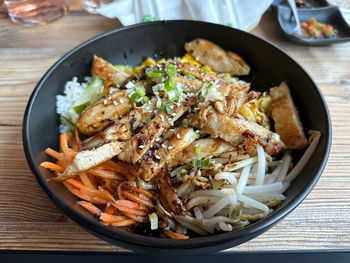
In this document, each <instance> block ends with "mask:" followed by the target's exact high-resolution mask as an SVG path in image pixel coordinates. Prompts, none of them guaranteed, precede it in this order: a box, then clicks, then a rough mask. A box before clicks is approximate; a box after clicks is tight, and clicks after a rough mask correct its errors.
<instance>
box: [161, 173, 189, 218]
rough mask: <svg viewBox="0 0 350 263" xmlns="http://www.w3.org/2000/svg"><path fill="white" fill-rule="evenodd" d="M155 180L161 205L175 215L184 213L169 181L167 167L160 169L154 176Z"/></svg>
mask: <svg viewBox="0 0 350 263" xmlns="http://www.w3.org/2000/svg"><path fill="white" fill-rule="evenodd" d="M155 181H156V184H157V186H158V189H159V199H160V202H161V204H162V206H163V207H164V208H165V209H166V210H167V211H171V212H172V213H173V214H175V215H179V214H184V213H185V212H186V209H185V207H184V205H183V203H182V201H181V200H180V198H179V197H178V196H177V190H176V189H175V187H173V186H172V184H171V182H170V172H169V169H168V168H164V169H162V171H161V172H160V173H159V174H158V176H157V177H155Z"/></svg>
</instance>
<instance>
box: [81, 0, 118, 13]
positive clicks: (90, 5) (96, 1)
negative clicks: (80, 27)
mask: <svg viewBox="0 0 350 263" xmlns="http://www.w3.org/2000/svg"><path fill="white" fill-rule="evenodd" d="M113 1H114V0H83V4H84V8H85V10H86V11H88V12H89V13H92V14H97V12H96V11H95V9H96V8H98V7H101V6H103V5H105V4H108V3H111V2H113Z"/></svg>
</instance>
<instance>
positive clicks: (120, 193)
mask: <svg viewBox="0 0 350 263" xmlns="http://www.w3.org/2000/svg"><path fill="white" fill-rule="evenodd" d="M127 183H128V182H126V181H125V182H121V183H120V184H119V185H118V187H117V197H118V199H119V200H123V199H125V197H124V196H123V193H122V187H123V185H124V184H127Z"/></svg>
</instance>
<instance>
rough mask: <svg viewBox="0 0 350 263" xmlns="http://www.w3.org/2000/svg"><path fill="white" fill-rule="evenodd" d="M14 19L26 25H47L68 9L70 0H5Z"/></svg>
mask: <svg viewBox="0 0 350 263" xmlns="http://www.w3.org/2000/svg"><path fill="white" fill-rule="evenodd" d="M4 3H5V5H6V7H7V10H8V13H9V16H10V18H11V19H12V21H14V22H16V23H19V24H22V25H25V26H35V25H45V24H47V23H49V22H52V21H54V20H57V19H59V18H61V17H62V16H63V15H65V14H66V13H67V11H68V0H5V1H4Z"/></svg>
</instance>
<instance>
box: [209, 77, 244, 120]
mask: <svg viewBox="0 0 350 263" xmlns="http://www.w3.org/2000/svg"><path fill="white" fill-rule="evenodd" d="M249 89H250V86H249V84H248V83H246V82H244V81H237V82H233V83H229V84H228V83H223V84H216V85H213V87H211V88H209V89H208V94H207V96H206V97H205V101H208V102H209V103H211V104H212V105H214V108H215V109H216V110H217V111H218V112H219V113H221V114H225V115H227V116H235V115H236V114H237V113H238V112H239V111H240V109H241V108H242V106H243V104H244V103H245V101H246V99H247V94H248V90H249Z"/></svg>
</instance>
